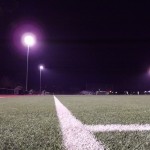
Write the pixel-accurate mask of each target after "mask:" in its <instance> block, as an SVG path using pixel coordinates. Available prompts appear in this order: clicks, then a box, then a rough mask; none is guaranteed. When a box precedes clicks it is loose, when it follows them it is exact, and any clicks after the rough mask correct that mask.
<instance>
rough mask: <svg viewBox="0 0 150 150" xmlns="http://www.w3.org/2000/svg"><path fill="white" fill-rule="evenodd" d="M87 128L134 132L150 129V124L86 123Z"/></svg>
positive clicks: (95, 130)
mask: <svg viewBox="0 0 150 150" xmlns="http://www.w3.org/2000/svg"><path fill="white" fill-rule="evenodd" d="M85 128H86V129H87V130H89V131H91V132H116V131H119V132H134V131H150V124H129V125H122V124H110V125H85Z"/></svg>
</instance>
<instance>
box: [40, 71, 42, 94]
mask: <svg viewBox="0 0 150 150" xmlns="http://www.w3.org/2000/svg"><path fill="white" fill-rule="evenodd" d="M41 78H42V69H41V68H40V94H41Z"/></svg>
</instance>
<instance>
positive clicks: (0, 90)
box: [0, 88, 14, 94]
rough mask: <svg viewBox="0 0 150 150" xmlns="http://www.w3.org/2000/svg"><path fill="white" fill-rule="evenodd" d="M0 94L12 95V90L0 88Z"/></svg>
mask: <svg viewBox="0 0 150 150" xmlns="http://www.w3.org/2000/svg"><path fill="white" fill-rule="evenodd" d="M0 94H14V89H8V88H0Z"/></svg>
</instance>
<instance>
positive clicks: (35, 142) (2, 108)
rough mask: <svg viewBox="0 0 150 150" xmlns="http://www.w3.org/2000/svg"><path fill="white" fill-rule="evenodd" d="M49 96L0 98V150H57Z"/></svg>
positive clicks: (58, 137) (57, 131)
mask: <svg viewBox="0 0 150 150" xmlns="http://www.w3.org/2000/svg"><path fill="white" fill-rule="evenodd" d="M60 149H63V146H62V138H61V132H60V128H59V123H58V119H57V115H56V111H55V106H54V101H53V97H52V96H29V97H18V98H7V99H0V150H60Z"/></svg>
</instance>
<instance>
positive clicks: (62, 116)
mask: <svg viewBox="0 0 150 150" xmlns="http://www.w3.org/2000/svg"><path fill="white" fill-rule="evenodd" d="M54 101H55V107H56V111H57V116H58V119H59V123H60V127H61V131H62V135H63V142H64V146H65V148H66V149H67V150H104V146H103V144H102V143H101V142H98V141H97V140H96V139H95V137H94V135H93V134H92V133H91V132H90V131H88V130H86V128H85V126H84V125H83V124H82V123H81V122H80V121H79V120H77V119H76V118H75V117H74V116H73V115H72V114H71V112H70V111H69V110H68V109H67V108H66V107H65V106H64V105H63V104H62V103H61V102H60V101H59V100H58V99H57V97H55V96H54Z"/></svg>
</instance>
